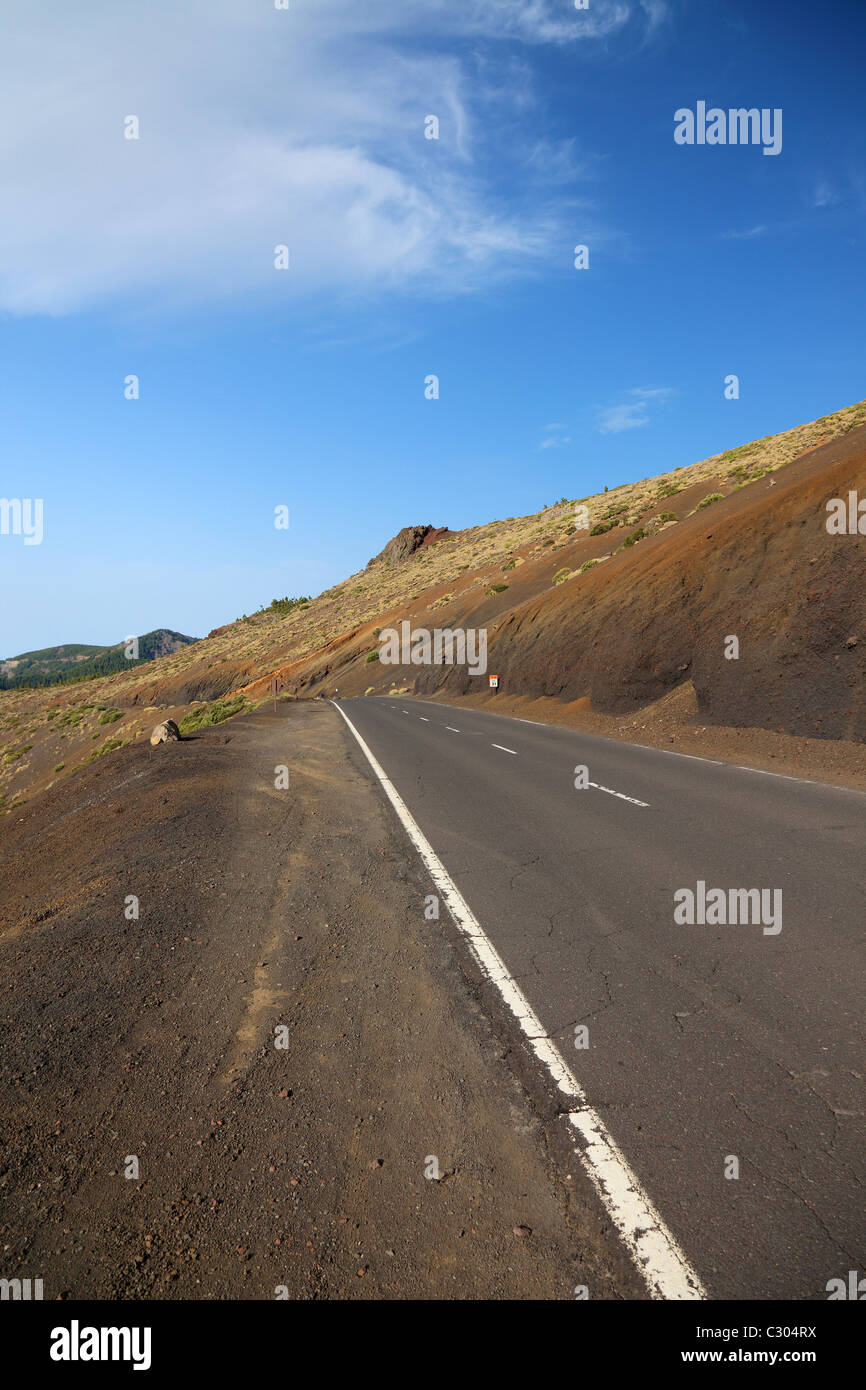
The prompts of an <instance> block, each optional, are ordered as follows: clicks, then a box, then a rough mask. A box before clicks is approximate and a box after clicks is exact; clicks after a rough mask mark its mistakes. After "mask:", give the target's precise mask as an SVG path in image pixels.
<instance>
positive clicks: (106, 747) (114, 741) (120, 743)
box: [90, 738, 129, 762]
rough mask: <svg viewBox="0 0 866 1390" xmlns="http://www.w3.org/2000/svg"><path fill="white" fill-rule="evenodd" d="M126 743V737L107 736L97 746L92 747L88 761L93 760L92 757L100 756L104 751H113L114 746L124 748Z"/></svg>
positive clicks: (127, 740)
mask: <svg viewBox="0 0 866 1390" xmlns="http://www.w3.org/2000/svg"><path fill="white" fill-rule="evenodd" d="M128 743H129V739H128V738H107V739H106V740H105V742H104V743H103V744H102V745H101V746H100V747H99V748H94V750H93V752H92V753H91V755H90V761H91V762H93V760H94V758H101V757H103V756H104V755H105V754H106V753H113V752H114V750H115V748H125V747H126V745H127V744H128Z"/></svg>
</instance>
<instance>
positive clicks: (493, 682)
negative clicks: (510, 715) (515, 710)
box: [490, 676, 499, 690]
mask: <svg viewBox="0 0 866 1390" xmlns="http://www.w3.org/2000/svg"><path fill="white" fill-rule="evenodd" d="M490 689H491V690H498V689H499V677H498V676H491V677H490Z"/></svg>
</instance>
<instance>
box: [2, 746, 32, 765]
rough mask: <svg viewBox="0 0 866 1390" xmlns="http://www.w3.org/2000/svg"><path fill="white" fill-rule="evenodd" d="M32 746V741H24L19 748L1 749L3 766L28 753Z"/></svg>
mask: <svg viewBox="0 0 866 1390" xmlns="http://www.w3.org/2000/svg"><path fill="white" fill-rule="evenodd" d="M32 747H33V744H32V743H24V744H22V745H21V747H20V748H5V749H4V750H3V765H4V767H8V766H9V764H10V763H15V762H17V761H18V759H19V758H23V757H24V754H25V753H29V752H30V749H31V748H32Z"/></svg>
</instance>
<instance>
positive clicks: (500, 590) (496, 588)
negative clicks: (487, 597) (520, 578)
mask: <svg viewBox="0 0 866 1390" xmlns="http://www.w3.org/2000/svg"><path fill="white" fill-rule="evenodd" d="M507 588H508V585H507V584H491V585H490V588H489V589H488V590H487V592H488V594H504V593H505V590H506V589H507Z"/></svg>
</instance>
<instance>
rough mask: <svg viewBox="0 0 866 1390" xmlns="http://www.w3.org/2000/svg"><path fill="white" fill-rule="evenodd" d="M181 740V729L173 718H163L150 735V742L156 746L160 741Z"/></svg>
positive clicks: (175, 741)
mask: <svg viewBox="0 0 866 1390" xmlns="http://www.w3.org/2000/svg"><path fill="white" fill-rule="evenodd" d="M179 740H180V729H179V728H178V727H177V725H176V724H175V722H174V720H173V719H163V721H162V723H161V724H157V726H156V728H155V729H154V731H153V733H152V734H151V736H150V744H151V747H152V748H155V747H156V745H157V744H158V743H177V742H179Z"/></svg>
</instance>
